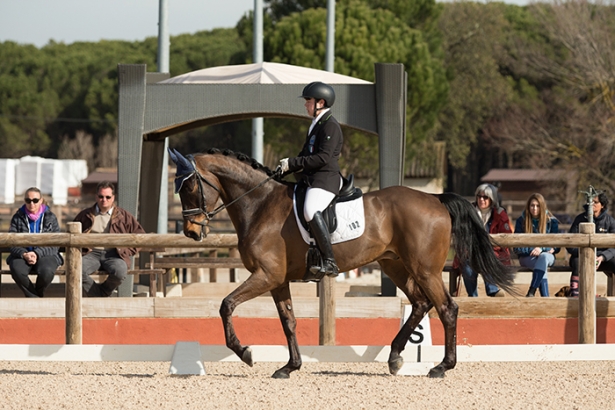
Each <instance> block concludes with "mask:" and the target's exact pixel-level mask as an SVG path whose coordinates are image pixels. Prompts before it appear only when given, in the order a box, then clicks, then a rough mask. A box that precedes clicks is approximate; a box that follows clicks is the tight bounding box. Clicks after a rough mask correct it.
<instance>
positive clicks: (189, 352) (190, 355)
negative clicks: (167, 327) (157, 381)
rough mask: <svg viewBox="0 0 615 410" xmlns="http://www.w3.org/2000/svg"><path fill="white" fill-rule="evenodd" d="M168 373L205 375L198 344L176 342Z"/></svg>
mask: <svg viewBox="0 0 615 410" xmlns="http://www.w3.org/2000/svg"><path fill="white" fill-rule="evenodd" d="M169 373H170V374H184V375H185V374H194V375H198V376H204V375H205V374H206V373H205V367H204V366H203V362H202V361H201V345H200V344H199V342H177V343H176V344H175V350H174V351H173V358H172V359H171V367H170V368H169Z"/></svg>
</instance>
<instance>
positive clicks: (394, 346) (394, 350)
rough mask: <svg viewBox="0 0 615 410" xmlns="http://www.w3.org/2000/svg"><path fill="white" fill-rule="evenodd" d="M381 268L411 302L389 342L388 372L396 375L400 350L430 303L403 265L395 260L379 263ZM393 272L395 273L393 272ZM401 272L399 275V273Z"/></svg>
mask: <svg viewBox="0 0 615 410" xmlns="http://www.w3.org/2000/svg"><path fill="white" fill-rule="evenodd" d="M381 265H382V267H383V269H384V270H385V272H386V273H387V275H390V277H391V279H392V280H393V282H394V283H395V284H396V285H397V287H399V288H400V289H401V290H402V291H403V292H404V293H405V294H406V296H407V297H408V299H409V300H410V302H411V303H412V313H410V317H409V318H408V320H406V322H405V323H404V324H403V325H402V327H401V329H400V330H399V332H397V335H396V336H395V338H394V339H393V342H392V343H391V353H390V354H389V362H388V363H389V372H390V373H391V374H392V375H396V374H397V372H399V370H400V369H401V367H402V365H403V364H404V359H403V357H401V352H403V351H404V349H405V348H406V344H407V343H408V340H410V336H411V335H412V332H413V331H414V329H416V327H417V326H418V325H419V323H421V320H423V317H424V316H425V315H426V314H427V312H429V309H431V307H432V305H431V303H430V302H429V300H428V299H427V298H426V297H425V294H423V292H422V291H421V289H420V288H419V287H418V286H416V283H415V282H414V281H413V280H412V278H411V277H410V276H409V275H408V274H407V272H406V270H405V268H404V266H403V265H402V264H401V263H399V262H397V263H393V262H388V263H387V262H383V263H381ZM394 272H395V273H394ZM400 272H402V274H401V275H399V273H400Z"/></svg>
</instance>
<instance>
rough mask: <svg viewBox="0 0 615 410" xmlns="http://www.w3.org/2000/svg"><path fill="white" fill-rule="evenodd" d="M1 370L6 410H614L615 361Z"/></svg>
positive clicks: (0, 403)
mask: <svg viewBox="0 0 615 410" xmlns="http://www.w3.org/2000/svg"><path fill="white" fill-rule="evenodd" d="M169 365H170V364H169V363H167V362H79V363H78V362H3V363H1V364H0V367H1V370H0V397H2V398H3V399H2V400H0V409H45V410H53V409H96V410H101V409H120V408H121V409H139V410H142V409H173V410H179V409H267V410H269V409H309V410H316V409H387V410H389V409H411V408H412V409H447V410H448V409H528V408H529V409H558V410H562V409H607V408H613V406H614V402H615V393H613V386H614V385H615V361H610V362H539V363H459V364H458V365H457V367H456V368H455V369H454V370H451V371H449V372H448V373H447V374H446V377H445V378H444V379H429V378H427V377H422V376H391V375H389V374H388V369H387V365H386V363H305V364H304V365H303V368H302V369H301V370H300V371H298V372H295V373H293V374H292V375H291V378H290V379H289V380H274V379H271V377H270V376H271V374H273V372H274V371H275V370H276V369H277V368H278V367H280V366H281V365H282V364H281V363H257V364H255V365H254V367H252V368H250V367H248V366H246V365H245V364H242V363H237V362H225V363H205V368H206V371H207V375H205V376H175V375H169V373H168V370H169Z"/></svg>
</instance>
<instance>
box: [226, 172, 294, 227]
mask: <svg viewBox="0 0 615 410" xmlns="http://www.w3.org/2000/svg"><path fill="white" fill-rule="evenodd" d="M261 176H262V177H261ZM258 177H261V178H258ZM218 179H219V180H220V184H221V185H222V200H223V202H224V204H225V205H227V206H228V208H227V212H228V214H229V217H230V218H231V222H232V223H233V225H234V227H235V230H236V231H237V233H239V232H240V231H249V230H250V228H251V226H253V225H254V224H258V223H260V219H261V218H262V217H263V215H264V214H265V212H263V211H264V209H265V208H268V207H274V206H275V201H276V199H274V197H277V196H278V195H277V193H276V191H279V190H280V189H283V188H284V186H283V185H281V184H277V183H276V182H273V181H268V182H266V183H264V184H263V185H262V186H259V187H258V188H256V187H257V186H258V185H259V184H260V183H262V182H263V181H264V180H265V179H267V175H266V174H265V173H258V175H257V176H256V177H255V176H251V177H248V178H246V177H245V176H240V177H239V178H234V177H233V176H230V175H219V176H218ZM254 188H256V189H255V190H254V191H253V192H250V193H249V194H246V193H247V192H249V191H250V190H252V189H254ZM244 194H245V196H242V195H244ZM238 198H239V199H238ZM233 201H235V202H233Z"/></svg>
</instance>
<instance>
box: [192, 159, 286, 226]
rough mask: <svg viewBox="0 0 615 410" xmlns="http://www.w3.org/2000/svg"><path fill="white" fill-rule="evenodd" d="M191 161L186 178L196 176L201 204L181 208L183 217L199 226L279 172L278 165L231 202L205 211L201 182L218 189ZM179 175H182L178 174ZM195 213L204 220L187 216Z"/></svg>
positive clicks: (204, 224) (218, 190) (205, 203)
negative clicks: (190, 168)
mask: <svg viewBox="0 0 615 410" xmlns="http://www.w3.org/2000/svg"><path fill="white" fill-rule="evenodd" d="M191 162H192V165H193V166H194V172H192V173H190V174H188V175H187V177H186V179H187V178H190V177H192V176H197V177H198V178H197V181H198V183H199V184H198V187H199V193H200V194H201V206H200V207H199V208H192V209H185V210H182V216H183V217H184V218H187V219H188V221H190V222H191V223H193V224H196V225H200V226H206V225H207V224H208V223H209V221H210V220H211V218H213V217H214V216H216V215H217V214H218V213H220V212H221V211H222V210H224V209H226V208H228V207H229V206H231V205H233V204H234V203H235V202H237V201H239V200H240V199H241V198H243V197H244V196H246V195H248V194H249V193H251V192H252V191H254V190H256V189H258V188H260V187H261V186H263V185H264V184H265V183H267V182H268V181H270V180H271V179H273V178H275V176H276V175H277V174H278V173H280V172H281V169H280V167H278V168H276V170H275V171H274V173H273V174H272V175H271V176H269V177H267V178H265V179H264V180H263V181H261V182H260V183H259V184H258V185H256V186H255V187H254V188H252V189H250V190H249V191H246V192H244V193H243V194H241V195H239V196H238V197H237V198H235V199H233V200H232V201H231V202H229V203H228V204H224V203H223V204H222V205H220V206H219V207H217V208H216V209H214V210H213V211H211V212H207V201H206V199H205V192H204V191H203V184H202V183H201V181H202V182H205V183H206V184H207V185H209V186H210V187H212V188H213V189H215V190H216V191H217V192H218V193H219V194H220V193H221V192H220V189H219V188H218V187H217V186H215V185H214V184H212V183H211V182H209V181H208V180H207V179H206V178H205V177H204V176H203V175H201V173H200V172H199V170H198V169H197V167H196V164H195V163H194V161H193V160H192V158H191ZM180 177H183V175H182V176H180ZM196 215H205V222H197V221H195V220H194V219H191V218H189V217H191V216H196Z"/></svg>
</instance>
